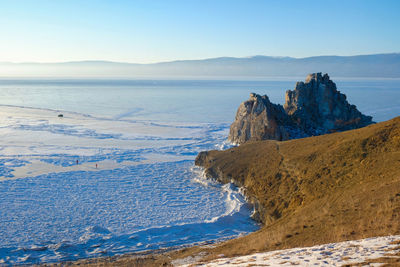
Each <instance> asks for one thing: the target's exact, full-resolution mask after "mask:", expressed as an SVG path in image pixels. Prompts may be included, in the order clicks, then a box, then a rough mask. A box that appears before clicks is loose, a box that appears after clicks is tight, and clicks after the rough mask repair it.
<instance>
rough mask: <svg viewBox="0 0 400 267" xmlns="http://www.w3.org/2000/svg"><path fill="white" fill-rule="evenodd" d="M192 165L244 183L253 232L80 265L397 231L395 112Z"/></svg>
mask: <svg viewBox="0 0 400 267" xmlns="http://www.w3.org/2000/svg"><path fill="white" fill-rule="evenodd" d="M196 163H197V164H200V165H202V166H204V167H205V168H206V172H207V173H208V175H210V176H213V177H217V178H218V179H219V180H220V181H222V182H227V181H231V179H233V180H234V181H235V182H236V183H237V184H238V185H241V186H244V187H245V188H246V194H247V195H248V196H249V198H250V200H251V201H252V202H254V203H255V205H256V207H257V210H258V219H259V220H260V221H262V222H263V223H264V226H263V227H262V229H261V230H259V231H257V232H255V233H252V234H250V235H248V236H245V237H242V238H238V239H234V240H230V241H228V242H224V243H222V244H220V245H217V246H216V247H212V248H204V247H193V248H189V249H183V250H180V251H175V252H170V253H164V254H160V255H151V256H147V257H144V258H137V257H136V258H130V257H123V258H117V259H110V258H109V259H106V260H91V261H90V260H89V261H83V262H80V264H83V265H85V264H89V265H92V266H93V265H95V266H104V265H125V266H140V265H147V266H150V265H156V266H157V265H168V264H169V263H170V260H171V259H176V258H182V257H186V256H189V255H196V254H198V253H199V252H203V253H206V254H207V255H208V258H215V257H217V255H220V254H224V255H225V256H235V255H244V254H249V253H253V252H258V251H267V250H275V249H282V248H289V247H298V246H311V245H316V244H323V243H329V242H338V241H344V240H350V239H360V238H365V237H371V236H381V235H394V234H400V117H397V118H395V119H393V120H390V121H387V122H382V123H379V124H375V125H370V126H368V127H365V128H361V129H357V130H352V131H347V132H341V133H334V134H328V135H323V136H318V137H311V138H305V139H298V140H290V141H285V142H278V141H260V142H253V143H245V144H243V145H241V146H239V147H235V148H232V149H229V150H226V151H209V152H204V153H201V154H200V155H199V156H198V158H197V160H196ZM135 264H136V265H135ZM399 264H400V263H399Z"/></svg>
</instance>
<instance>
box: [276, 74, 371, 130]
mask: <svg viewBox="0 0 400 267" xmlns="http://www.w3.org/2000/svg"><path fill="white" fill-rule="evenodd" d="M284 109H285V111H286V113H287V114H288V115H289V116H290V117H291V119H292V120H293V121H294V122H296V124H297V125H298V126H299V127H300V128H302V129H303V130H304V131H305V132H306V133H308V134H309V135H318V134H324V133H327V132H332V131H343V130H350V129H355V128H360V127H363V126H366V125H368V124H371V123H372V117H370V116H365V115H363V114H362V113H361V112H359V111H358V110H357V107H356V106H354V105H350V104H349V103H348V102H347V100H346V95H344V94H342V93H340V92H339V91H338V90H337V88H336V84H335V83H334V82H333V81H332V80H331V79H330V78H329V76H328V74H324V75H322V74H321V73H313V74H309V75H308V76H307V78H306V81H305V83H303V82H298V83H297V84H296V87H295V89H294V90H293V91H291V90H288V91H287V92H286V101H285V105H284Z"/></svg>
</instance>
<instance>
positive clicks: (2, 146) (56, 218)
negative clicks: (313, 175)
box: [0, 106, 258, 264]
mask: <svg viewBox="0 0 400 267" xmlns="http://www.w3.org/2000/svg"><path fill="white" fill-rule="evenodd" d="M58 114H59V112H58V111H53V110H45V109H33V108H24V107H12V106H0V192H1V194H0V203H1V205H0V214H1V216H0V262H1V263H2V264H17V263H24V264H30V263H40V262H49V261H50V262H51V261H60V260H73V259H77V258H84V257H92V256H100V255H115V254H121V253H126V252H135V251H143V250H149V249H159V248H166V247H174V246H181V245H184V244H192V243H199V242H210V241H211V242H214V241H217V240H222V239H226V238H231V237H234V236H238V235H242V234H246V233H249V232H251V231H254V230H256V229H257V228H258V225H257V224H256V223H255V222H253V221H252V220H251V219H250V213H251V210H250V207H249V206H248V205H247V204H246V203H245V201H244V199H243V196H242V195H241V194H240V193H239V191H238V189H236V188H234V187H232V186H230V185H225V186H222V185H220V184H218V183H214V182H212V181H207V180H205V179H204V178H203V177H202V175H201V171H200V170H198V169H196V168H195V167H194V166H193V165H194V164H193V160H194V157H195V156H196V155H197V153H198V152H199V151H201V150H206V149H217V148H218V147H217V146H216V145H217V144H221V145H223V146H224V147H226V146H227V144H223V142H224V140H225V138H226V131H227V125H226V124H202V123H198V124H191V125H188V124H184V123H175V124H171V123H165V124H160V123H154V122H153V123H149V122H137V121H129V120H115V119H107V118H97V117H93V116H89V115H84V114H78V113H71V112H65V111H64V112H63V115H64V116H63V117H62V118H59V117H58ZM96 164H97V167H96Z"/></svg>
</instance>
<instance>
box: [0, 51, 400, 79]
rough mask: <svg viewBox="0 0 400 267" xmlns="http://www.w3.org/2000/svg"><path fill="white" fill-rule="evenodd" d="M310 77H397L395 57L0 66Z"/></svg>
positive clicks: (94, 73) (47, 71)
mask: <svg viewBox="0 0 400 267" xmlns="http://www.w3.org/2000/svg"><path fill="white" fill-rule="evenodd" d="M314 72H323V73H329V75H331V76H332V77H360V78H367V77H368V78H400V53H392V54H374V55H360V56H316V57H307V58H292V57H269V56H253V57H245V58H235V57H219V58H210V59H203V60H180V61H171V62H162V63H153V64H135V63H120V62H110V61H76V62H65V63H9V62H0V77H104V78H172V79H175V78H176V79H181V78H188V79H242V78H248V79H262V78H271V77H304V76H305V75H307V74H308V73H314Z"/></svg>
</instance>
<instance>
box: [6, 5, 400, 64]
mask: <svg viewBox="0 0 400 267" xmlns="http://www.w3.org/2000/svg"><path fill="white" fill-rule="evenodd" d="M399 13H400V1H398V0H379V1H378V0H319V1H314V0H298V1H295V0H259V1H257V0H181V1H177V0H151V1H149V0H143V1H141V0H137V1H136V0H126V1H125V0H0V62H65V61H81V60H107V61H118V62H132V63H153V62H162V61H173V60H185V59H203V58H213V57H222V56H232V57H246V56H254V55H267V56H291V57H297V58H299V57H308V56H318V55H342V56H347V55H360V54H375V53H393V52H400V15H399Z"/></svg>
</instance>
